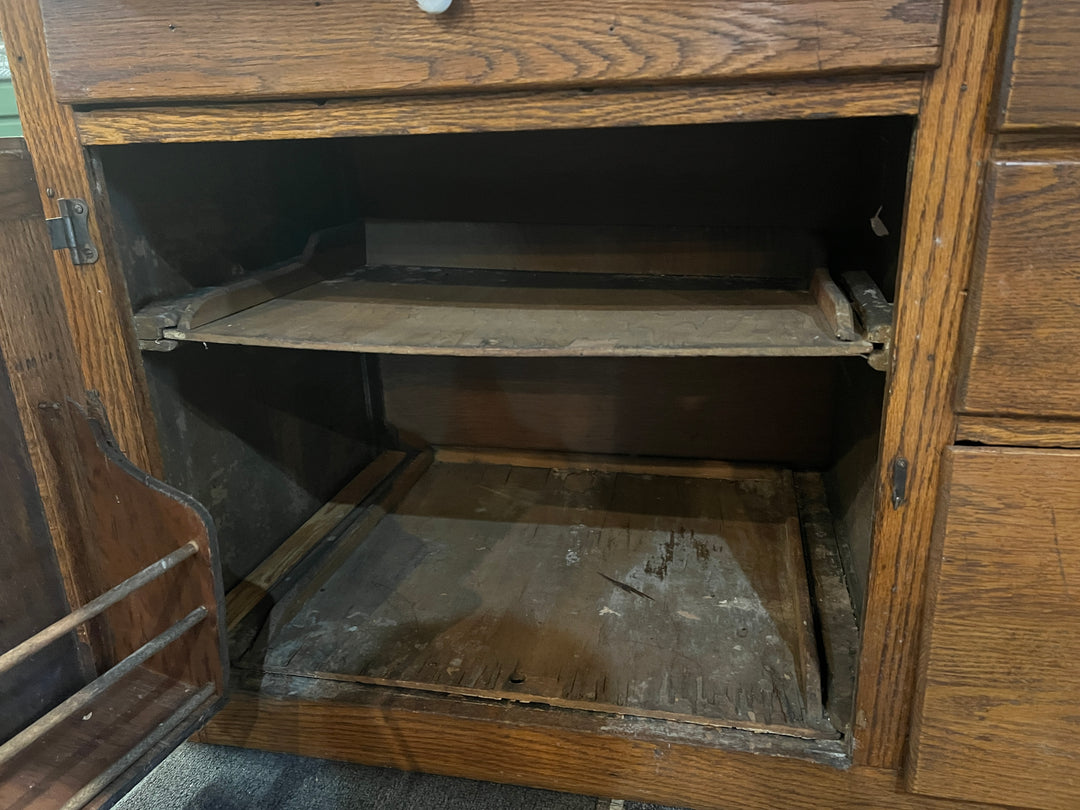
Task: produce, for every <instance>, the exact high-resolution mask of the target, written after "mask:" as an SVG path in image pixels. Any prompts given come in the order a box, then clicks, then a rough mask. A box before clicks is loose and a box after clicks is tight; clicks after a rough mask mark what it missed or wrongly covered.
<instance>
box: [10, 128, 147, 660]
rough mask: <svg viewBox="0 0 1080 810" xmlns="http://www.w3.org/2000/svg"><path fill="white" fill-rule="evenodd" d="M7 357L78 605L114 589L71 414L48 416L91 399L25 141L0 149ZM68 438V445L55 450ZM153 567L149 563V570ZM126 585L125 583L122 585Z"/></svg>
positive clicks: (100, 651) (69, 593)
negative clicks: (94, 525) (95, 529)
mask: <svg viewBox="0 0 1080 810" xmlns="http://www.w3.org/2000/svg"><path fill="white" fill-rule="evenodd" d="M0 180H2V182H0V186H3V188H4V189H5V191H4V208H3V209H2V210H0V240H2V241H3V249H2V250H0V281H2V283H3V290H4V302H5V304H4V306H3V307H0V353H2V354H3V357H4V362H5V364H6V366H7V373H8V379H9V382H10V384H11V391H12V394H13V395H14V398H15V405H16V408H17V410H18V415H19V420H20V423H21V428H22V432H23V435H24V436H25V440H26V448H27V451H28V453H29V458H30V462H31V465H32V468H33V478H32V481H31V483H30V486H31V487H35V488H36V489H37V491H38V494H39V496H40V498H41V505H42V508H43V510H44V513H45V519H46V521H47V522H48V530H49V533H50V534H51V536H52V543H53V546H54V548H55V549H56V560H57V562H58V564H59V570H60V574H61V576H62V578H63V583H64V590H65V592H66V597H67V601H68V603H69V605H71V606H75V607H77V606H79V605H83V604H85V603H87V602H89V601H90V600H91V599H93V598H94V597H96V596H98V595H99V594H100V593H102V592H104V591H105V590H107V589H108V588H109V587H111V585H113V584H115V582H111V583H108V584H106V583H107V582H108V577H107V576H106V572H107V564H106V561H105V560H104V559H103V557H102V549H101V547H100V545H99V544H98V543H96V542H95V539H94V537H93V535H92V533H91V529H90V521H89V518H88V517H87V515H88V512H87V509H88V507H87V503H86V500H85V493H84V484H85V478H84V469H83V466H82V465H83V460H82V459H81V458H80V456H79V451H78V448H77V447H76V446H75V445H74V443H73V442H72V441H71V438H72V436H73V435H74V426H73V423H72V418H71V413H70V412H69V411H68V410H67V409H66V408H59V407H57V408H53V407H42V405H46V406H48V405H49V404H50V403H60V402H64V401H66V400H67V399H68V398H74V399H76V400H78V399H81V398H82V397H84V396H85V392H84V391H83V387H82V385H83V381H82V376H81V374H80V372H79V367H78V360H77V357H76V353H75V349H74V346H73V343H72V337H71V332H70V330H69V327H68V322H67V320H66V319H64V318H63V317H62V315H61V313H62V311H63V306H64V305H63V298H62V295H61V292H60V285H59V282H58V281H57V279H56V276H55V275H54V274H53V273H52V272H51V269H52V264H51V262H52V257H50V256H49V249H48V244H49V237H48V234H47V231H46V228H45V225H44V223H43V222H42V214H41V204H40V202H39V201H38V199H37V191H36V189H35V187H34V177H33V167H32V165H31V163H30V157H29V155H28V153H27V151H26V147H25V144H24V143H23V141H22V140H21V139H10V140H6V141H2V142H0ZM53 437H64V440H62V441H51V439H53ZM151 561H152V559H148V560H147V561H146V562H147V563H149V562H151ZM120 579H123V577H120V578H118V579H117V580H116V581H119V580H120ZM103 632H104V631H103V629H102V627H101V626H100V625H97V626H92V627H89V628H86V629H84V631H83V632H82V636H83V639H84V640H85V641H87V642H89V643H90V644H91V647H92V653H93V655H94V657H95V660H96V662H97V663H107V662H108V660H110V659H111V658H114V656H112V655H111V654H110V652H109V649H108V648H109V645H110V642H109V641H108V639H107V638H106V637H105V636H104V635H103Z"/></svg>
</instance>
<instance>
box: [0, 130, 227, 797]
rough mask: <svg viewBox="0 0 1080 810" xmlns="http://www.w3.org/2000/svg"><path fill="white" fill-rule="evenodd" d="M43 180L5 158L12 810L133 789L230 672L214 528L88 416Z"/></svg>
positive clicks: (4, 490) (2, 324) (4, 773)
mask: <svg viewBox="0 0 1080 810" xmlns="http://www.w3.org/2000/svg"><path fill="white" fill-rule="evenodd" d="M33 177H34V174H33V169H32V166H31V163H30V158H29V155H28V154H27V151H26V147H25V144H24V143H23V141H22V139H3V140H0V289H2V290H3V301H2V303H0V361H2V362H0V372H3V373H6V377H5V378H4V379H0V417H3V422H2V428H3V429H2V430H0V450H3V449H5V448H6V449H8V450H13V452H12V453H10V454H9V455H10V456H12V457H5V458H0V475H3V478H4V481H3V483H4V486H2V487H0V505H3V506H4V507H5V510H4V511H5V516H4V518H3V519H0V527H2V528H3V529H4V532H3V535H4V536H3V537H0V567H2V568H3V569H4V571H3V574H2V575H0V586H9V587H4V590H3V592H2V593H0V628H2V629H3V632H0V645H2V646H0V685H2V687H3V688H2V689H0V712H2V713H3V716H4V718H5V720H4V722H3V723H0V728H2V729H3V732H2V733H3V737H4V738H2V739H0V807H22V808H32V809H34V810H36V809H37V808H50V809H51V808H56V807H60V806H80V807H81V806H83V805H84V804H87V803H95V802H96V803H100V802H103V801H106V800H107V799H108V798H109V797H111V796H115V795H116V794H117V793H120V792H122V791H123V790H124V789H125V788H126V787H128V786H130V784H132V782H133V781H134V780H136V779H137V778H138V777H139V776H141V775H142V774H143V773H145V772H146V770H147V769H148V768H150V767H152V766H153V765H154V764H155V763H156V762H157V761H159V760H160V759H161V758H162V757H164V756H165V754H166V753H168V751H169V750H170V749H171V748H172V747H174V746H175V745H176V744H178V743H179V742H180V741H182V740H183V739H184V738H185V737H186V736H187V735H188V734H190V733H191V731H192V730H193V729H194V728H195V727H197V726H198V725H200V724H201V723H202V722H203V721H204V720H205V719H206V718H207V717H208V716H209V715H210V714H212V713H213V711H215V710H216V708H217V707H218V706H219V705H220V703H221V700H222V695H223V693H224V690H225V681H226V664H225V658H224V655H223V649H222V639H223V630H222V621H221V619H220V610H219V605H220V604H221V603H222V601H223V600H222V598H221V573H220V566H219V563H218V560H217V548H216V543H215V538H214V532H213V527H212V525H211V524H210V521H209V517H208V516H207V514H206V512H205V510H203V509H202V508H201V507H200V506H199V505H198V504H196V503H195V502H193V501H192V500H191V499H190V498H188V497H187V496H185V495H183V494H182V493H179V492H177V491H175V490H173V489H170V488H169V487H167V486H165V485H164V484H162V483H161V482H158V481H155V480H154V479H153V478H151V477H150V476H148V475H146V474H145V473H143V472H141V471H140V470H138V469H136V468H135V467H134V466H132V465H131V463H130V462H129V461H128V460H127V459H126V458H125V457H124V456H123V454H122V453H121V452H120V451H119V450H118V449H117V448H116V447H115V445H114V442H113V441H112V439H111V436H110V435H109V432H108V430H107V427H106V426H105V419H104V415H103V414H100V413H98V414H97V416H96V417H91V416H89V415H88V413H87V410H88V408H93V407H94V405H95V403H96V397H94V396H93V395H91V394H89V393H88V392H86V391H85V390H83V385H82V376H81V374H80V372H79V364H78V361H77V358H76V355H75V347H74V345H73V343H72V340H71V334H70V332H69V331H68V326H67V324H68V321H67V318H66V317H65V316H64V313H63V307H64V298H63V295H62V293H61V291H60V283H59V279H58V278H57V274H56V266H55V263H54V260H53V257H52V255H51V253H50V247H49V245H50V240H49V234H48V230H47V228H46V226H45V221H44V220H45V217H44V214H43V212H42V209H41V202H40V197H39V195H38V191H37V189H36V188H35V187H34V180H33ZM5 396H6V397H7V399H6V400H5ZM5 401H6V402H7V403H8V404H9V405H11V406H13V407H8V408H7V409H6V410H4V407H5V406H4V402H5ZM12 411H14V412H13V413H12ZM11 434H14V436H12V435H11ZM20 434H21V435H20ZM35 510H40V514H39V515H38V517H37V518H36V519H34V516H33V513H34V511H35ZM9 512H10V513H9ZM163 558H167V559H165V560H163ZM125 583H127V584H125ZM136 584H138V585H139V587H135V586H136ZM129 586H130V587H129ZM117 588H119V590H115V589H117ZM50 590H51V591H53V593H50V592H49V591H50ZM69 610H70V611H71V615H70V617H69V616H68V611H69ZM76 639H77V640H78V641H77V642H76ZM35 674H36V675H37V677H38V678H39V682H38V683H36V684H29V685H28V684H26V683H25V681H26V679H27V678H28V677H33V676H34V675H35ZM68 802H75V804H72V805H68Z"/></svg>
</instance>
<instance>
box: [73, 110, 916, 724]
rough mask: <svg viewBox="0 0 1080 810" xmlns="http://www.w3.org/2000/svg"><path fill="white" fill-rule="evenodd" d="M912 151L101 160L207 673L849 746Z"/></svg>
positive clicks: (824, 131)
mask: <svg viewBox="0 0 1080 810" xmlns="http://www.w3.org/2000/svg"><path fill="white" fill-rule="evenodd" d="M910 138H911V121H910V120H909V119H905V118H864V119H844V120H839V119H836V120H817V121H801V122H766V123H752V124H726V125H710V126H686V127H649V128H625V129H593V130H566V131H543V132H517V133H468V134H453V135H408V134H402V135H400V136H388V137H372V138H362V139H340V140H339V139H327V140H321V141H287V142H253V143H206V144H187V145H163V144H152V145H130V146H123V147H101V148H98V149H96V150H94V153H93V157H94V163H95V168H96V172H97V176H98V178H99V180H100V181H101V182H100V188H101V192H102V195H103V196H105V197H107V202H108V204H109V205H110V206H111V209H112V212H113V219H114V222H115V228H116V232H115V242H116V245H117V249H118V251H119V253H120V258H121V263H122V265H123V267H124V269H125V274H126V278H127V285H128V290H129V294H130V296H131V303H132V308H133V311H135V312H136V313H137V316H136V323H137V324H138V327H137V328H138V330H139V334H140V338H142V345H143V347H144V348H145V349H146V350H145V351H144V352H143V358H144V362H145V367H146V372H147V377H148V380H149V384H150V391H151V398H152V404H153V408H154V411H155V414H156V417H157V422H158V424H157V428H158V434H159V437H160V441H161V445H162V449H163V453H164V463H165V478H166V480H167V481H168V482H169V483H171V484H173V485H175V486H177V487H178V488H180V489H182V490H184V491H186V492H189V493H191V494H192V495H194V496H195V497H196V498H197V499H198V500H199V501H201V502H202V503H203V504H204V505H205V506H206V507H207V509H208V510H209V512H210V513H211V515H212V516H213V517H214V520H215V523H216V525H217V530H218V537H219V544H220V546H221V558H222V560H223V568H224V577H225V585H226V589H227V590H228V589H232V591H231V593H230V597H229V603H230V619H229V625H230V630H231V632H232V637H231V646H232V655H233V665H234V667H237V668H239V669H240V670H253V671H265V672H274V673H286V674H302V675H307V676H316V677H321V678H325V679H327V680H328V681H339V682H341V681H344V682H357V683H365V684H374V685H379V686H384V687H386V688H388V689H411V690H419V691H423V692H429V693H432V692H433V693H438V694H444V695H451V696H455V697H456V698H460V699H481V700H485V699H487V700H496V699H497V700H503V701H514V700H519V701H525V702H530V703H534V704H543V705H548V706H551V707H553V710H555V709H558V710H588V711H597V712H604V713H612V714H624V715H627V716H632V717H641V718H648V719H653V720H666V721H671V722H676V723H678V722H686V723H691V724H695V725H697V726H702V727H713V728H716V729H744V730H749V731H754V732H760V731H767V732H774V733H776V734H781V735H786V736H789V737H794V738H798V739H804V740H806V741H807V744H808V745H810V744H816V743H819V742H822V741H826V742H827V741H833V740H837V739H842V738H843V736H844V734H845V732H846V730H847V728H848V726H849V724H850V722H851V718H850V716H849V714H850V707H851V695H852V692H853V688H854V660H855V655H856V652H857V643H858V642H857V627H858V624H859V622H860V621H861V615H862V611H863V609H864V608H863V605H864V600H865V590H866V578H867V572H868V568H869V560H870V555H871V550H872V521H873V498H874V486H875V480H876V474H877V472H876V471H877V465H878V443H879V442H878V433H879V426H880V420H881V407H882V399H883V396H884V379H885V375H884V374H883V373H881V372H880V371H876V370H874V369H872V368H871V367H870V365H869V364H868V362H867V359H866V356H865V355H867V354H869V353H870V352H871V351H872V349H873V348H874V347H873V346H872V345H871V344H872V341H869V340H868V339H867V336H866V335H865V334H864V331H865V330H864V329H862V326H863V325H862V324H860V321H859V319H858V317H857V316H856V317H855V318H854V319H853V320H852V321H851V324H852V325H851V327H848V328H846V329H845V326H844V323H843V322H842V318H841V322H839V323H838V322H837V321H836V320H835V318H837V317H839V316H838V315H837V312H840V314H841V315H842V314H843V312H842V310H843V308H844V306H846V305H847V304H848V302H847V296H846V292H845V291H844V289H843V285H842V283H841V284H837V282H841V280H842V278H843V277H844V274H845V273H847V272H849V271H865V272H866V273H868V274H869V277H870V278H871V279H872V281H873V283H874V285H876V287H877V288H878V289H880V291H881V293H882V294H883V296H884V297H885V298H886V299H888V300H892V299H893V293H894V289H895V285H896V261H897V253H898V244H899V233H900V228H901V224H902V223H901V222H900V216H901V211H902V210H903V203H904V193H905V185H906V179H907V160H908V150H909V144H910ZM872 218H874V219H875V221H874V223H873V224H872V223H871V219H872ZM317 232H321V233H322V236H321V237H320V238H319V240H317V241H316V242H312V241H311V236H312V234H314V233H317ZM306 246H307V247H310V248H312V249H311V250H309V251H308V255H307V256H306V258H305V261H304V262H295V261H290V259H291V257H296V256H298V255H300V254H302V253H303V252H304V251H305V247H306ZM823 284H825V287H824V288H823V287H822V285H823ZM207 288H212V289H213V292H207ZM823 289H824V290H825V292H822V290H823ZM252 290H254V291H255V293H254V295H255V297H254V298H253V297H251V296H252V295H253V293H252ZM223 291H224V292H223ZM837 295H839V297H840V302H839V305H837V301H836V296H837ZM223 302H224V303H223ZM237 302H240V303H237ZM834 306H839V309H832V307H834ZM222 307H224V308H222ZM215 308H217V309H215ZM193 313H194V314H193ZM208 313H209V314H208ZM848 314H849V317H850V311H849V313H848ZM185 318H186V319H187V320H185ZM155 319H156V320H155ZM170 319H171V320H170ZM154 324H159V325H160V333H154V334H153V335H148V334H146V333H144V331H143V330H144V329H145V328H157V327H156V326H154ZM298 538H299V539H298ZM290 549H291V551H290ZM240 604H242V605H244V606H245V607H244V611H243V615H238V614H234V613H233V612H232V610H233V607H234V605H240Z"/></svg>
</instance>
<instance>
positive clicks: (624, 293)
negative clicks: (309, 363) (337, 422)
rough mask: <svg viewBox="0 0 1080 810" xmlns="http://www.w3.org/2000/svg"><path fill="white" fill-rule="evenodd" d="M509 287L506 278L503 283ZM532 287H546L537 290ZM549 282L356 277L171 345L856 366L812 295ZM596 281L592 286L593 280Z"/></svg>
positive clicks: (380, 274)
mask: <svg viewBox="0 0 1080 810" xmlns="http://www.w3.org/2000/svg"><path fill="white" fill-rule="evenodd" d="M510 276H513V278H512V279H511V278H510ZM536 276H545V277H547V278H542V279H539V280H537V278H536ZM553 277H554V274H549V273H540V274H530V273H520V274H518V273H509V274H499V273H498V272H497V271H477V272H474V273H469V272H468V271H460V270H459V271H451V270H430V271H429V270H426V269H410V268H377V267H374V268H361V269H359V270H355V271H351V272H348V273H346V274H344V275H343V276H341V277H339V278H335V279H330V280H327V281H323V282H319V283H318V284H313V285H311V286H309V287H305V288H303V289H301V290H297V291H296V292H291V293H288V294H287V295H283V296H281V297H280V298H275V299H273V300H270V301H267V302H265V303H263V304H259V305H258V306H255V307H251V308H250V309H246V310H244V311H242V312H237V313H235V314H232V315H229V316H227V317H224V318H221V319H219V320H217V321H213V322H211V323H208V324H206V325H204V326H199V327H194V328H191V329H187V330H185V329H181V328H179V327H173V328H169V329H165V330H163V332H162V336H163V337H164V338H166V339H169V340H188V341H196V342H202V343H227V344H239V345H244V346H277V347H281V348H302V349H313V350H328V351H351V352H371V353H377V354H422V355H451V356H458V357H470V356H511V357H588V356H614V357H642V356H660V357H686V356H691V357H747V356H753V357H793V356H797V357H828V356H858V355H861V354H865V353H867V352H869V351H870V349H871V348H872V347H871V344H869V343H868V342H866V341H864V340H860V339H858V338H856V337H855V335H854V333H853V332H852V333H850V335H847V333H845V335H847V336H849V337H851V338H852V339H850V340H844V339H841V338H839V337H837V335H836V334H835V330H833V329H832V327H831V326H830V325H829V323H828V320H827V319H826V318H825V316H824V315H823V313H822V310H821V305H820V303H819V302H818V301H817V300H815V299H814V297H813V295H812V294H811V293H808V292H805V291H797V290H768V289H761V290H713V289H696V288H695V289H678V288H672V287H670V285H667V286H657V287H653V288H645V287H640V286H636V285H634V286H629V285H626V284H623V283H620V282H618V281H615V282H604V281H602V280H601V281H597V282H596V283H590V284H589V285H588V286H584V285H574V286H568V287H561V286H553V284H554V281H553V280H552V278H553ZM597 277H598V275H597Z"/></svg>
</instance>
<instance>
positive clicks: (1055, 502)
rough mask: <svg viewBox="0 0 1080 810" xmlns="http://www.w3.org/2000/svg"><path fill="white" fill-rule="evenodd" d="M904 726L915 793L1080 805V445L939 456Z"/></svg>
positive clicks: (1067, 809)
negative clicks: (908, 726)
mask: <svg viewBox="0 0 1080 810" xmlns="http://www.w3.org/2000/svg"><path fill="white" fill-rule="evenodd" d="M943 475H944V479H943V480H944V484H943V486H942V491H941V499H940V501H939V504H940V505H939V509H940V514H939V518H938V523H937V526H936V528H935V534H934V546H933V555H932V558H931V560H932V561H931V566H930V567H931V572H930V581H929V587H928V597H929V602H928V605H929V608H928V614H927V616H926V619H925V623H924V627H925V630H924V635H923V647H922V659H921V666H920V671H919V686H918V689H917V695H918V697H917V700H916V705H915V709H914V723H913V727H912V732H911V752H910V755H911V761H910V763H909V768H908V784H909V786H910V787H911V789H912V790H915V791H917V792H919V793H929V794H931V795H935V796H948V797H954V798H962V799H966V800H969V801H984V802H990V803H993V804H1008V805H1017V806H1022V807H1038V808H1055V809H1057V810H1071V808H1075V807H1077V806H1078V805H1080V759H1078V758H1077V749H1078V743H1077V739H1078V731H1080V720H1078V718H1077V696H1078V695H1080V666H1078V664H1077V661H1078V660H1080V621H1078V617H1080V584H1078V583H1080V452H1076V451H1066V450H1056V451H1055V450H1020V449H1001V448H975V447H959V448H953V449H951V450H949V451H948V452H947V453H946V457H945V469H944V471H943Z"/></svg>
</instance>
